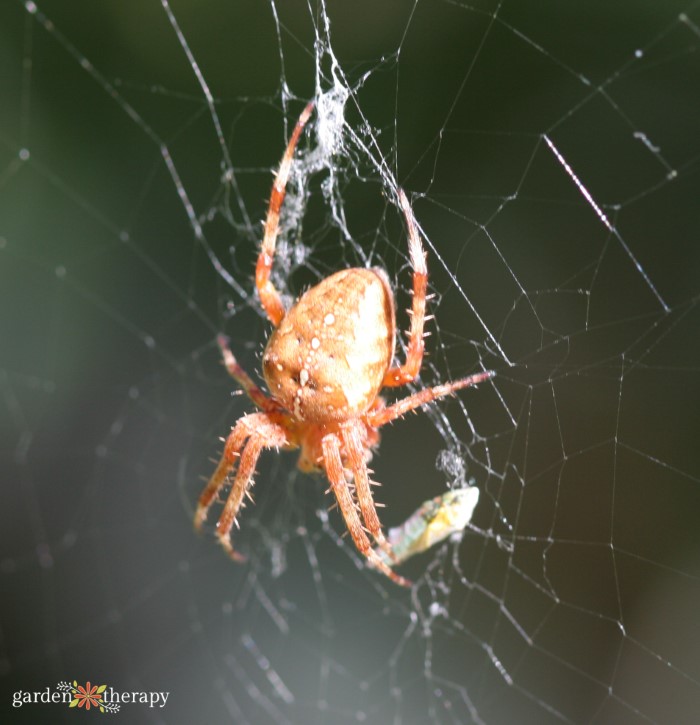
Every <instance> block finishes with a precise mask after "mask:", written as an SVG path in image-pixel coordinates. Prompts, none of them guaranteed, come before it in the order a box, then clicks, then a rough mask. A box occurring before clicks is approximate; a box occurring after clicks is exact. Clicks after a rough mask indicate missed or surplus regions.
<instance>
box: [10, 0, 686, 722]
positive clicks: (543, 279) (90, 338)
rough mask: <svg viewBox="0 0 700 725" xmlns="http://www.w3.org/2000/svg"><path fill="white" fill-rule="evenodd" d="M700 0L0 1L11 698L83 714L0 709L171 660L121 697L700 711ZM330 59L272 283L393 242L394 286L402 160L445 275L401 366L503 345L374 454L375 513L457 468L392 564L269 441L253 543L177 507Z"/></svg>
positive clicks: (246, 523)
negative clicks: (236, 553) (268, 221)
mask: <svg viewBox="0 0 700 725" xmlns="http://www.w3.org/2000/svg"><path fill="white" fill-rule="evenodd" d="M169 12H170V13H171V15H170V16H169V14H168V13H169ZM699 27H700V5H699V4H698V3H688V2H672V1H668V0H664V1H663V2H662V1H661V0H654V1H647V2H639V1H638V0H637V1H635V2H631V1H627V0H624V1H623V2H616V3H614V5H611V4H610V3H604V2H593V3H586V4H585V7H584V6H583V5H581V4H578V5H576V4H571V3H568V4H562V3H557V2H538V3H537V4H536V6H532V4H531V3H530V4H523V3H518V2H508V1H506V2H501V3H498V2H492V1H488V2H487V1H483V2H473V3H460V2H438V1H437V0H430V1H425V0H421V1H419V2H405V1H403V0H392V1H391V2H381V3H377V2H365V1H361V2H353V3H348V2H328V3H327V4H326V5H323V4H321V3H315V2H312V3H304V2H297V1H296V0H293V1H292V2H285V3H277V4H273V3H269V2H258V3H231V2H223V0H206V1H205V2H196V3H195V2H185V1H182V2H179V1H177V0H173V1H172V2H171V3H170V5H168V6H165V7H164V6H163V5H162V4H161V3H160V2H155V1H152V0H148V1H147V2H144V1H143V0H141V1H140V2H122V1H119V2H117V1H112V0H109V1H105V2H100V3H94V2H88V1H85V2H81V1H79V0H70V1H69V2H65V1H63V2H57V1H56V0H46V1H45V2H40V3H38V4H37V5H34V4H33V3H23V2H15V1H14V0H10V1H9V2H4V3H2V5H1V6H0V69H1V70H0V294H1V300H2V304H1V305H0V425H1V426H2V429H1V430H2V435H1V437H0V465H1V466H2V469H1V470H2V473H1V476H2V485H1V486H0V496H1V498H0V515H1V516H2V526H1V533H0V540H1V541H2V547H1V549H0V591H2V598H1V599H0V676H2V680H1V681H2V707H3V708H4V710H3V711H4V712H6V715H5V718H7V719H5V720H4V721H7V722H38V721H43V722H64V721H65V722H73V721H74V719H75V718H76V717H92V716H93V715H84V714H83V713H82V711H81V712H80V713H79V714H77V713H76V712H75V711H73V710H69V709H68V708H66V707H65V706H59V705H51V706H41V705H27V706H25V707H22V708H12V707H11V697H12V693H13V692H16V691H18V690H23V691H35V690H44V689H45V688H46V687H47V686H49V687H52V688H53V687H55V685H56V684H57V683H58V682H59V681H64V680H73V679H76V680H77V681H79V682H84V681H86V680H90V681H91V682H93V683H100V684H102V683H107V684H109V685H111V686H112V687H114V688H115V689H119V690H139V691H168V692H170V699H169V701H168V704H167V706H166V707H165V708H163V709H160V710H156V709H153V710H151V709H148V708H145V707H139V706H135V705H134V706H130V707H126V706H124V707H123V708H122V711H121V712H120V713H118V714H116V715H111V716H110V717H112V718H114V719H115V720H118V721H122V722H129V723H141V722H143V723H154V722H156V723H161V722H162V723H166V722H167V723H190V722H207V723H219V722H235V723H266V722H274V723H323V724H325V723H331V724H334V723H350V722H368V723H377V724H379V725H383V724H385V723H390V722H391V723H427V722H436V723H467V722H485V723H513V722H518V723H545V722H562V721H563V722H596V723H637V722H639V723H642V722H647V723H648V722H658V723H664V722H674V723H685V722H688V723H690V722H696V721H697V718H698V716H699V715H700V669H699V667H698V663H699V662H700V658H699V656H698V655H699V654H700V628H698V622H697V611H698V605H699V604H700V581H699V570H698V551H699V549H698V546H699V543H700V542H699V537H698V527H697V522H696V519H697V512H698V511H699V510H700V460H699V459H698V450H697V448H698V447H697V434H698V430H699V429H700V425H699V423H700V421H699V420H698V402H700V396H699V395H698V392H699V385H698V382H699V376H698V368H699V364H698V361H699V360H700V356H699V354H698V353H699V347H700V345H699V340H700V337H699V332H700V325H699V321H698V307H697V300H698V290H699V289H700V252H699V250H700V246H699V245H698V233H699V231H700V218H699V216H698V176H697V174H698V159H700V137H699V136H698V133H697V129H698V121H699V120H700V91H699V90H698V89H700V77H699V76H700V63H699V62H698V53H697V51H698V43H699V42H700V31H699ZM188 52H189V53H191V57H188ZM195 62H196V67H195ZM198 74H199V76H200V78H201V79H203V81H204V83H205V84H206V87H207V88H208V89H209V90H210V92H211V96H212V99H213V100H212V105H211V106H210V105H209V104H208V103H207V99H206V96H205V93H204V91H203V84H202V83H201V82H200V80H198ZM334 79H335V83H336V87H337V88H344V89H346V90H347V91H349V100H348V102H347V104H346V109H345V110H346V121H347V127H346V130H345V135H344V137H343V142H342V145H341V146H340V147H339V149H338V151H337V153H336V156H335V157H334V159H333V173H330V172H329V171H328V169H326V170H322V171H320V172H319V173H317V174H315V175H312V176H311V177H309V179H308V185H307V186H305V187H304V190H303V192H302V193H301V195H300V198H301V199H302V201H303V207H302V209H303V217H296V218H295V221H294V223H293V224H291V228H290V233H289V235H288V237H286V238H285V239H283V240H282V241H283V245H282V250H281V251H282V254H281V255H280V262H281V265H280V269H279V273H280V277H279V279H280V280H284V282H283V284H284V285H285V292H286V293H287V294H289V295H290V296H293V295H294V294H298V293H299V292H300V291H301V290H302V289H303V288H304V286H305V285H308V284H311V283H313V282H314V281H315V280H318V279H319V278H321V277H322V276H325V275H326V274H328V273H329V272H330V271H332V270H335V269H338V268H339V267H342V266H349V265H363V266H364V265H381V266H383V267H385V268H386V269H387V271H388V273H389V275H390V277H391V279H392V281H393V282H394V283H395V285H396V288H397V296H398V297H397V298H398V302H399V308H400V309H401V310H403V309H404V308H405V307H406V304H407V302H408V300H409V295H408V289H409V280H410V278H409V273H408V267H407V257H406V249H405V240H404V231H403V227H402V224H401V218H400V214H399V213H398V212H397V209H396V207H395V205H394V203H393V201H392V188H393V187H395V185H396V184H401V185H402V186H404V187H405V188H406V189H407V191H408V192H409V194H410V195H411V198H412V201H413V206H414V210H415V213H416V216H417V218H418V221H419V223H420V224H421V226H422V228H423V230H424V232H425V236H426V245H427V247H428V251H429V265H430V272H431V287H432V290H431V291H432V292H433V293H434V294H435V295H436V297H435V300H434V301H433V310H432V311H433V312H434V313H435V314H436V321H435V322H434V323H431V332H432V336H431V337H430V338H429V339H428V341H429V342H428V347H429V352H430V355H429V358H428V360H427V364H426V368H425V370H424V374H423V377H422V380H421V381H420V382H419V384H418V387H420V386H421V385H428V384H432V383H435V382H437V381H439V380H445V379H449V378H453V377H457V376H461V375H466V374H469V373H470V372H473V371H474V370H476V369H479V368H480V367H487V368H489V369H493V370H495V371H496V373H497V377H496V378H495V380H494V382H493V384H489V385H485V386H482V387H481V388H480V389H479V390H475V391H468V392H465V393H464V394H461V395H460V396H459V399H458V400H452V401H447V402H445V403H444V404H443V405H440V406H439V408H436V409H434V410H431V411H428V412H427V413H426V414H424V415H418V416H411V417H410V418H409V419H407V420H405V421H402V422H400V423H397V424H396V425H394V426H392V427H391V428H390V429H389V430H388V431H387V432H386V433H385V434H384V437H383V442H382V447H381V451H380V454H379V455H378V456H377V457H375V460H374V462H373V468H374V469H375V471H376V476H375V477H376V478H377V479H378V480H379V481H381V482H382V483H383V486H382V488H381V489H380V492H379V494H378V496H379V497H380V498H381V500H382V501H383V502H384V503H385V504H386V508H385V509H384V510H383V512H382V516H383V519H384V521H385V522H386V524H387V525H389V526H393V525H397V524H398V523H400V522H401V521H403V520H404V519H405V518H406V517H407V516H408V515H410V514H411V513H412V512H413V511H414V510H415V509H416V508H417V506H418V505H419V504H420V503H421V502H422V501H423V500H425V499H427V498H430V497H432V496H435V495H438V494H439V493H441V492H443V491H444V490H446V488H447V487H448V486H450V485H456V484H457V485H458V484H460V483H463V482H464V481H466V480H473V482H474V483H475V484H476V485H478V486H479V487H480V489H481V491H482V493H481V501H480V504H479V508H478V509H477V512H476V514H475V517H474V521H473V528H472V529H469V530H468V531H467V533H466V534H465V536H464V538H463V540H462V541H461V543H460V542H453V543H451V544H447V545H445V546H442V547H440V548H439V549H437V550H435V551H432V552H430V553H428V554H425V555H423V556H421V557H418V558H416V559H415V560H413V561H412V562H410V563H409V564H407V566H406V567H405V568H404V569H403V570H402V571H403V572H405V573H406V575H407V576H410V577H412V578H413V579H414V580H415V581H416V582H417V585H416V587H415V588H414V589H413V590H412V591H401V590H399V589H397V588H396V587H395V586H394V585H392V584H391V583H390V582H387V581H384V580H383V579H381V578H380V577H378V576H377V575H376V574H375V573H373V572H370V571H367V570H366V569H364V568H363V567H362V565H361V562H359V560H358V558H357V557H356V555H355V554H354V552H353V549H352V546H351V544H350V543H349V541H348V540H347V539H344V538H341V537H342V531H343V528H342V523H341V522H340V520H339V516H338V514H337V512H335V511H331V512H330V513H329V514H327V515H326V513H325V512H326V510H327V508H328V506H329V504H330V501H329V499H328V497H327V496H325V494H324V490H325V488H326V487H327V486H326V485H325V482H324V481H323V480H322V479H321V478H313V477H308V476H304V475H302V474H300V473H298V472H297V471H296V469H295V468H294V457H293V455H290V454H287V455H281V456H277V455H274V454H267V455H264V456H263V457H262V459H261V462H260V466H259V473H258V476H257V483H256V488H255V497H256V505H255V507H254V508H251V507H248V508H247V509H246V511H245V514H244V516H243V519H242V529H241V532H240V534H238V539H237V541H238V542H239V543H240V548H241V549H242V550H243V551H245V552H246V553H247V554H248V556H249V562H248V564H246V565H245V566H234V565H233V564H231V563H230V562H229V561H227V560H226V558H225V557H224V556H223V555H222V554H221V552H220V551H219V550H218V549H217V547H216V546H215V545H214V543H213V539H212V537H211V535H210V534H211V528H210V529H209V531H208V532H207V533H205V535H202V536H196V535H195V534H194V532H193V531H192V526H191V516H192V511H193V505H194V502H195V501H196V498H197V496H198V493H199V490H200V487H201V486H202V485H203V484H202V478H203V477H204V478H206V476H207V475H208V474H209V472H210V471H211V470H212V464H211V462H210V460H209V459H210V458H211V457H214V456H216V455H217V454H218V452H219V450H220V443H219V442H218V438H219V437H220V436H222V435H225V434H226V432H227V431H228V428H229V426H230V425H231V424H232V423H233V422H234V421H235V420H236V418H237V417H239V416H240V415H242V414H243V413H244V412H247V411H249V410H250V405H249V404H248V403H247V402H246V401H245V400H244V399H242V398H241V397H240V396H236V395H233V396H232V389H233V387H234V386H233V385H232V384H231V382H230V381H229V380H228V379H227V378H226V376H225V373H224V372H223V370H222V368H221V365H220V362H219V360H218V355H217V351H216V348H215V337H216V335H217V334H218V333H219V332H225V333H227V334H228V335H229V336H230V337H231V338H232V344H233V346H234V349H235V351H236V353H237V355H238V356H239V357H240V360H241V362H242V363H243V364H244V365H245V366H246V368H247V369H249V370H250V371H254V370H257V369H258V362H259V353H260V350H261V348H262V345H263V343H264V340H265V338H266V335H267V334H268V332H269V326H268V324H267V323H266V322H265V320H264V319H263V318H262V317H261V315H260V313H259V311H258V309H257V307H256V301H255V296H254V295H253V294H252V289H253V281H252V270H253V266H254V261H255V256H256V244H257V243H258V240H259V238H260V231H261V225H260V221H261V220H262V219H263V217H264V214H265V209H266V203H267V197H268V194H269V188H270V183H271V174H270V172H271V170H272V169H273V168H274V167H275V166H276V164H277V163H278V161H279V157H280V155H281V153H282V150H283V148H284V145H285V142H286V138H287V137H288V133H289V130H290V124H293V123H294V120H295V118H296V116H297V114H298V113H299V111H300V110H301V108H302V107H303V105H304V103H305V102H306V101H307V100H308V99H310V98H312V97H315V96H316V97H317V96H318V94H319V92H327V91H328V90H330V88H331V87H332V85H333V82H334ZM212 109H215V112H214V111H213V110H212ZM215 120H218V122H219V124H220V133H219V132H218V130H217V127H216V124H215ZM545 135H547V137H549V138H550V139H552V141H553V143H554V144H555V146H556V147H557V149H559V150H560V152H561V153H562V154H563V155H564V157H565V158H566V160H567V162H568V163H569V165H570V166H571V168H572V169H573V171H574V172H575V174H576V175H577V176H578V177H579V178H580V179H581V181H582V183H584V184H585V186H586V188H587V189H588V190H589V191H590V192H591V194H592V195H593V197H594V198H595V200H596V201H597V203H598V204H599V205H601V208H602V209H603V210H604V213H605V214H606V216H607V218H608V219H609V220H610V223H611V225H612V226H614V229H615V232H616V233H611V231H610V230H609V229H608V228H606V226H605V224H604V223H602V222H601V220H600V219H599V218H598V217H597V216H596V214H595V212H594V211H593V210H592V208H591V206H590V205H589V204H588V203H587V202H586V200H585V199H584V197H583V195H582V193H581V192H580V191H579V190H578V189H577V188H576V185H575V184H574V182H573V181H572V179H571V178H570V177H569V176H568V175H567V174H566V172H565V170H564V168H563V167H562V165H561V164H560V163H559V162H558V161H557V160H556V158H555V157H554V155H553V153H552V152H551V151H550V150H549V149H548V147H547V146H546V143H545V142H544V136H545ZM316 138H317V137H316V136H315V130H314V128H313V127H312V128H311V130H310V131H309V133H308V134H307V137H306V138H305V139H304V141H303V142H302V144H301V148H300V155H301V156H304V154H305V153H308V152H309V151H311V150H312V149H313V148H314V146H315V144H316V142H317V141H316ZM173 170H174V171H173ZM340 220H342V221H343V224H344V225H345V227H343V224H340V223H339V221H340ZM287 221H290V220H287ZM200 228H201V233H199V232H198V231H197V230H198V229H200ZM213 259H216V260H217V262H219V263H220V264H221V265H222V268H223V270H225V272H223V273H222V272H220V271H217V269H216V268H215V266H214V264H213V263H212V260H213ZM281 283H282V282H281ZM400 319H401V321H402V322H403V324H404V325H405V324H406V316H405V315H403V313H402V314H401V315H400ZM445 451H449V452H450V455H448V456H446V455H445ZM455 460H456V461H458V462H460V463H459V464H456V463H455ZM436 461H437V464H436ZM446 461H447V462H448V463H450V465H446ZM460 465H461V466H462V468H460ZM211 518H212V519H213V518H215V516H214V515H212V517H211ZM97 716H98V715H95V717H97Z"/></svg>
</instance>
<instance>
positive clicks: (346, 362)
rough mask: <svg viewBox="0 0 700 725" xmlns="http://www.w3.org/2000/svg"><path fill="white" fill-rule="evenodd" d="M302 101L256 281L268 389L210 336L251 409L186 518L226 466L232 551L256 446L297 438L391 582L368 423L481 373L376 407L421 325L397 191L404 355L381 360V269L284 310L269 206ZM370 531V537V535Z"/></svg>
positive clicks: (409, 215) (400, 381) (412, 246)
mask: <svg viewBox="0 0 700 725" xmlns="http://www.w3.org/2000/svg"><path fill="white" fill-rule="evenodd" d="M312 111H313V104H312V103H309V104H308V105H307V106H306V108H305V109H304V111H303V112H302V114H301V116H300V117H299V120H298V121H297V124H296V127H295V128H294V131H293V133H292V137H291V139H290V140H289V144H288V146H287V150H286V151H285V154H284V156H283V157H282V162H281V164H280V168H279V171H278V172H277V176H276V177H275V182H274V185H273V187H272V193H271V195H270V205H269V209H268V213H267V219H266V221H265V234H264V237H263V242H262V249H261V251H260V254H259V256H258V263H257V267H256V274H255V282H256V287H257V290H258V294H259V295H260V302H261V304H262V306H263V308H264V310H265V312H266V314H267V316H268V318H269V319H270V321H271V322H272V324H273V325H274V326H275V330H274V331H273V333H272V335H271V336H270V340H269V342H268V344H267V347H266V348H265V352H264V354H263V374H264V377H265V382H266V383H267V386H268V390H269V392H270V397H268V396H267V395H265V393H263V391H262V390H261V389H260V388H259V387H258V386H257V385H255V383H254V382H253V381H252V380H251V378H250V377H249V376H248V374H247V373H246V372H245V371H244V370H243V369H242V368H241V367H240V365H238V363H237V362H236V359H235V357H234V356H233V353H232V352H231V350H230V349H229V347H228V342H227V340H226V338H224V337H223V336H220V337H219V346H220V348H221V351H222V354H223V357H224V363H225V365H226V368H227V370H228V372H229V373H230V374H231V375H232V377H233V378H235V379H236V380H237V381H238V383H239V384H240V385H241V387H242V388H243V389H244V390H245V392H246V393H247V394H248V396H249V397H250V398H251V400H252V401H253V402H254V403H255V404H256V405H257V407H258V408H259V409H260V411H261V412H258V413H252V414H250V415H245V416H243V417H242V418H241V419H240V420H239V421H238V422H237V423H236V425H235V426H234V427H233V429H232V431H231V433H230V435H229V436H228V438H227V439H226V444H225V447H224V452H223V455H222V457H221V461H220V462H219V465H218V467H217V469H216V471H215V472H214V474H213V476H212V477H211V479H210V480H209V483H208V484H207V486H206V488H205V489H204V491H203V492H202V495H201V496H200V498H199V505H198V507H197V512H196V514H195V526H196V527H197V528H199V527H200V526H201V525H202V523H203V521H204V519H205V518H206V515H207V510H208V509H209V506H210V505H211V504H212V502H213V501H214V498H215V497H216V495H217V493H218V492H219V490H220V489H221V488H222V486H224V485H225V484H226V482H227V481H228V479H229V476H230V475H231V474H232V472H233V470H234V468H235V467H236V464H237V463H238V468H237V470H236V473H235V477H234V480H233V485H232V488H231V492H230V493H229V495H228V498H227V500H226V503H225V505H224V509H223V512H222V514H221V517H220V518H219V523H218V526H217V536H218V538H219V541H220V542H221V544H222V546H223V547H224V549H226V551H227V552H228V553H229V554H230V555H231V556H232V557H233V558H234V559H238V560H242V559H243V557H242V556H241V554H239V553H238V552H237V551H236V550H235V549H234V548H233V545H232V543H231V527H232V526H233V523H234V521H235V519H236V516H237V515H238V512H239V510H240V508H241V505H242V503H243V498H244V496H245V494H246V492H247V489H248V487H249V485H250V482H251V480H252V477H253V473H254V472H255V466H256V463H257V460H258V457H259V455H260V453H261V451H262V449H263V448H286V449H293V448H299V449H301V451H300V457H299V468H301V469H302V470H304V471H312V470H316V469H319V470H324V471H325V472H326V475H327V477H328V480H329V481H330V484H331V490H332V491H333V493H334V494H335V497H336V500H337V502H338V506H339V508H340V511H341V513H342V515H343V518H344V519H345V524H346V526H347V528H348V531H349V532H350V535H351V536H352V539H353V541H354V543H355V546H356V547H357V549H358V550H359V551H360V553H361V554H362V555H363V556H365V557H366V558H367V559H368V560H369V561H370V562H371V563H372V565H373V566H375V567H376V568H377V569H379V570H381V571H382V572H384V574H386V575H387V576H388V577H390V578H391V579H392V580H393V581H395V582H397V583H398V584H403V585H407V584H409V582H408V581H407V580H406V579H404V578H403V577H400V576H399V575H398V574H396V573H395V572H394V571H393V570H392V569H391V567H390V566H389V565H388V564H386V563H385V561H384V559H383V558H381V557H380V556H379V555H378V554H377V553H376V551H375V550H374V549H373V545H372V540H373V541H374V542H376V544H378V545H379V546H380V547H381V548H382V549H383V550H384V551H386V552H387V554H388V555H389V558H391V549H390V546H389V544H388V542H387V541H386V539H385V537H384V534H383V532H382V527H381V524H380V522H379V517H378V516H377V510H376V508H375V504H374V501H373V498H372V491H371V487H370V480H369V475H368V470H367V462H368V461H369V460H370V458H371V456H372V451H373V450H374V449H375V448H376V446H377V445H378V443H379V432H378V429H379V428H380V427H381V426H382V425H384V424H385V423H388V422H390V421H392V420H395V419H396V418H400V417H401V416H402V415H404V414H405V413H407V412H408V411H410V410H413V409H414V408H417V407H419V406H421V405H425V404H426V403H429V402H430V401H432V400H435V399H436V398H441V397H443V396H445V395H449V394H451V393H454V392H455V391H456V390H459V389H460V388H465V387H467V386H469V385H473V384H475V383H478V382H481V381H483V380H486V379H487V378H488V377H490V375H491V373H489V372H480V373H477V374H475V375H472V376H470V377H468V378H462V379H461V380H455V381H453V382H449V383H445V384H443V385H436V386H434V387H432V388H426V389H425V390H421V391H420V392H418V393H415V394H414V395H410V396H409V397H407V398H404V399H403V400H399V401H398V402H396V403H394V404H393V405H390V406H388V407H387V406H386V405H385V403H384V401H383V399H382V398H381V397H380V396H379V392H380V390H381V389H382V388H383V387H397V386H399V385H404V384H406V383H409V382H411V381H412V380H414V379H415V378H416V376H417V375H418V373H419V372H420V367H421V363H422V361H423V347H424V346H423V326H424V323H425V302H426V291H427V285H428V270H427V267H426V263H425V253H424V251H423V247H422V245H421V241H420V236H419V234H418V229H417V227H416V223H415V220H414V218H413V212H412V211H411V207H410V205H409V203H408V199H407V198H406V195H405V194H404V193H403V191H402V190H401V189H399V191H398V195H399V202H400V204H401V209H402V211H403V213H404V216H405V218H406V225H407V227H408V242H409V253H410V258H411V266H412V268H413V303H412V309H411V329H410V334H409V341H408V347H407V353H406V362H405V363H404V364H403V365H397V366H392V360H393V356H394V347H395V341H396V315H395V310H394V297H393V293H392V290H391V286H390V284H389V280H388V278H387V276H386V274H385V273H384V271H383V270H381V269H364V268H352V269H344V270H341V271H340V272H336V273H335V274H332V275H331V276H329V277H327V278H326V279H324V280H322V281H321V282H319V283H318V284H317V285H316V286H315V287H312V288H311V289H309V290H308V291H307V292H306V293H305V294H303V295H302V296H301V297H300V298H299V300H297V302H296V303H295V304H294V305H293V306H292V307H291V309H289V310H285V308H284V305H283V303H282V300H281V298H280V296H279V293H278V292H277V290H276V289H275V287H274V286H273V284H272V282H271V281H270V270H271V269H272V260H273V257H274V253H275V240H276V238H277V234H278V231H279V214H280V208H281V206H282V202H283V201H284V194H285V188H286V184H287V179H288V178H289V171H290V167H291V164H292V158H293V155H294V149H295V148H296V145H297V142H298V140H299V137H300V136H301V133H302V130H303V128H304V125H305V124H306V122H307V121H308V119H309V117H310V116H311V112H312ZM370 537H371V539H372V540H370Z"/></svg>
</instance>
